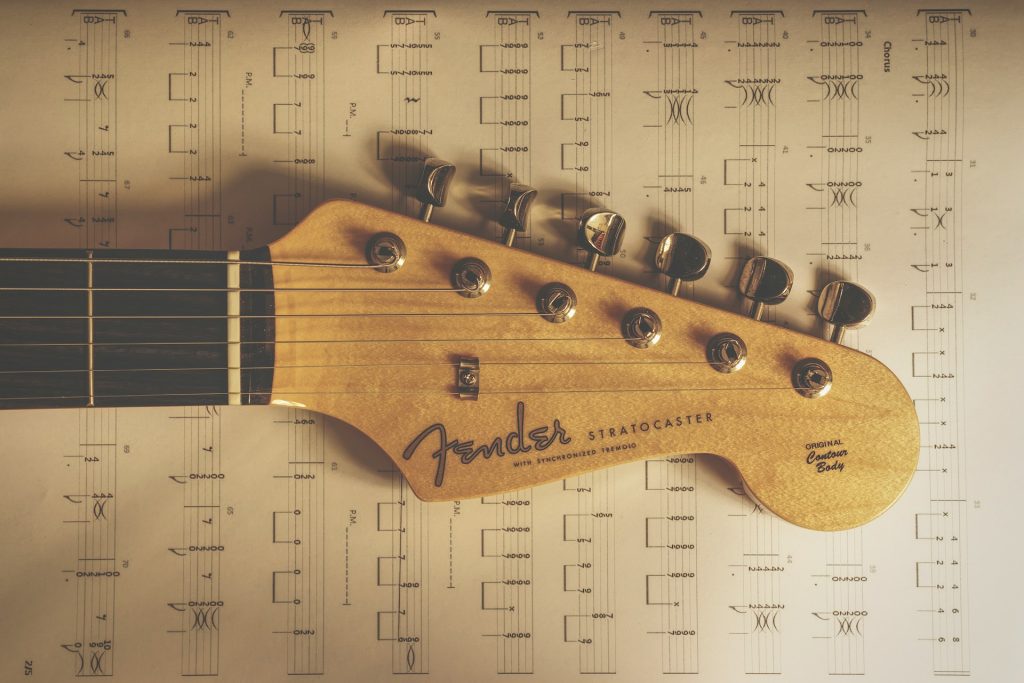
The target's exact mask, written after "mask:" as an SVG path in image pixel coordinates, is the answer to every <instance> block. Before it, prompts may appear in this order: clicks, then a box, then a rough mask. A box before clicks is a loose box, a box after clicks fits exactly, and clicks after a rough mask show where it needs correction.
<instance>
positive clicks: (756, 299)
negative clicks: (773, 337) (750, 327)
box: [738, 256, 793, 320]
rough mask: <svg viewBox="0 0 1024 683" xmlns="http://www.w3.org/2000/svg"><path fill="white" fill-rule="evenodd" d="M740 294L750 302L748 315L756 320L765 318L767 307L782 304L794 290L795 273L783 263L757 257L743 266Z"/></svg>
mask: <svg viewBox="0 0 1024 683" xmlns="http://www.w3.org/2000/svg"><path fill="white" fill-rule="evenodd" d="M738 287H739V290H740V294H742V295H743V296H744V297H746V299H747V300H749V301H750V309H749V311H748V314H749V315H750V317H751V318H753V319H754V320H760V319H761V318H762V316H764V307H765V306H774V305H776V304H781V303H782V302H783V301H785V300H786V297H787V296H789V292H790V290H792V289H793V271H792V270H790V269H789V266H787V265H786V264H785V263H783V262H782V261H777V260H776V259H773V258H769V257H767V256H755V257H753V258H751V259H748V260H747V262H746V263H744V264H743V270H742V271H741V272H740V282H739V286H738Z"/></svg>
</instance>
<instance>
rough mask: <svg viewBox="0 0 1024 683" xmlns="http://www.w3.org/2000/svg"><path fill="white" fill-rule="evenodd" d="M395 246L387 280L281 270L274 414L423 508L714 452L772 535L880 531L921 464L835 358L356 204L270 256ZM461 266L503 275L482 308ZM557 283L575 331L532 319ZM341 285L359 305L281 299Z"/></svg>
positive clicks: (893, 400)
mask: <svg viewBox="0 0 1024 683" xmlns="http://www.w3.org/2000/svg"><path fill="white" fill-rule="evenodd" d="M382 232H388V233H393V234H394V235H397V236H398V237H399V238H400V239H401V241H402V242H404V245H405V247H406V250H407V254H406V262H405V263H404V264H403V266H402V267H401V268H399V269H398V270H396V271H394V272H390V273H383V272H379V271H377V270H372V269H353V270H345V271H334V270H330V269H320V268H278V267H274V284H275V288H276V289H277V291H276V302H275V305H276V315H277V316H278V317H277V320H276V344H275V348H276V358H275V363H274V365H275V372H274V380H273V391H272V397H271V402H272V403H276V404H286V405H301V406H305V407H308V408H310V409H312V410H316V411H318V412H321V413H324V414H327V415H330V416H333V417H336V418H338V419H340V420H343V421H345V422H348V423H350V424H352V425H353V426H355V427H356V428H357V429H359V430H361V431H362V432H364V433H365V434H366V435H368V436H369V437H370V438H371V439H373V440H374V441H375V442H376V443H377V444H379V445H380V446H381V447H382V448H383V450H384V451H385V452H386V453H387V454H388V455H389V456H390V457H391V458H392V459H393V460H394V461H395V464H396V465H397V466H398V468H399V469H400V470H401V472H402V474H403V475H404V476H405V477H406V478H407V480H408V481H409V484H410V486H411V487H412V489H413V491H414V492H415V493H416V494H417V495H418V496H419V497H421V498H423V499H425V500H453V499H465V498H470V497H476V496H484V495H489V494H494V493H498V492H502V491H507V490H512V489H518V488H523V487H528V486H533V485H537V484H542V483H545V482H550V481H554V480H558V479H562V478H565V477H570V476H574V475H578V474H580V473H583V472H587V471H590V470H594V469H598V468H603V467H609V466H612V465H616V464H619V463H624V462H629V461H633V460H638V459H641V458H664V457H671V456H677V455H683V454H701V453H711V454H716V455H719V456H721V457H723V458H725V459H727V460H729V461H730V462H731V463H732V464H733V465H735V466H736V468H737V469H738V470H739V472H740V474H741V475H742V477H743V479H744V481H745V482H746V484H747V486H748V488H749V490H750V491H751V493H752V494H753V495H754V496H755V497H756V498H757V499H758V500H759V501H760V502H761V503H762V504H763V505H764V506H766V507H767V508H768V509H769V510H771V511H772V512H774V513H775V514H777V515H778V516H779V517H782V518H783V519H786V520H788V521H790V522H792V523H794V524H797V525H800V526H803V527H809V528H813V529H822V530H836V529H846V528H850V527H854V526H857V525H860V524H864V523H866V522H868V521H870V520H871V519H873V518H875V517H876V516H878V515H879V514H881V513H882V512H883V511H884V510H885V509H886V508H888V507H889V506H890V505H892V503H893V502H894V501H895V500H896V499H897V498H898V497H899V495H900V494H901V493H902V491H903V490H904V489H905V488H906V486H907V484H908V482H909V481H910V478H911V475H912V474H913V472H914V469H915V467H916V466H917V460H918V441H919V428H918V422H917V416H916V413H915V411H914V406H913V403H912V401H911V399H910V398H909V396H908V395H907V393H906V391H905V390H904V388H903V386H902V385H901V383H900V382H899V380H898V379H897V378H896V377H895V376H894V375H893V373H892V372H891V371H889V370H888V369H887V368H886V367H885V366H884V365H882V364H881V363H879V362H878V361H876V360H875V359H873V358H871V357H869V356H867V355H865V354H863V353H860V352H858V351H855V350H853V349H850V348H847V347H844V346H841V345H839V344H836V343H832V342H829V341H824V340H821V339H818V338H815V337H811V336H808V335H805V334H800V333H798V332H794V331H791V330H787V329H783V328H780V327H777V326H774V325H770V324H766V323H762V322H758V321H756V320H752V319H750V318H746V317H743V316H740V315H737V314H733V313H729V312H725V311H721V310H717V309H714V308H710V307H708V306H704V305H701V304H699V303H695V302H693V301H688V300H685V299H680V298H677V297H673V296H671V295H669V294H666V293H663V292H659V291H655V290H651V289H649V288H646V287H642V286H639V285H636V284H631V283H628V282H623V281H620V280H616V279H613V278H611V277H607V276H603V275H600V274H595V273H592V272H589V271H588V270H586V269H584V268H579V267H576V266H572V265H568V264H565V263H560V262H557V261H554V260H551V259H549V258H545V257H542V256H538V255H535V254H531V253H527V252H524V251H521V250H516V249H509V248H507V247H505V246H504V245H502V244H501V243H498V242H488V241H485V240H482V239H478V238H475V237H472V236H468V235H465V234H462V233H458V232H454V231H452V230H448V229H445V228H442V227H437V226H435V225H432V224H426V223H424V222H422V221H418V220H415V219H412V218H408V217H404V216H400V215H397V214H393V213H390V212H387V211H383V210H380V209H376V208H372V207H369V206H364V205H362V204H358V203H354V202H348V201H332V202H329V203H326V204H324V205H322V206H321V207H319V208H318V209H316V210H315V211H314V212H313V213H312V214H311V215H310V216H309V217H308V218H306V220H305V221H303V222H302V223H301V224H300V225H299V226H297V227H296V228H295V229H294V230H293V231H292V232H290V233H289V234H288V235H286V236H285V237H283V238H282V239H280V240H279V241H277V242H275V243H273V244H272V245H270V254H271V260H272V261H275V262H283V261H300V260H302V261H311V260H312V261H317V262H324V263H330V262H336V263H360V262H365V261H366V258H367V255H366V247H367V244H368V243H369V242H370V240H371V239H372V238H373V237H374V236H375V235H377V234H379V233H382ZM465 258H474V259H479V260H480V261H482V262H483V263H485V264H486V266H487V267H488V268H489V270H490V274H491V279H490V288H489V291H487V292H486V293H485V294H484V295H482V296H478V297H472V298H471V297H467V296H464V295H463V294H461V293H460V292H458V291H452V290H453V286H452V270H453V267H454V266H455V264H456V263H458V262H459V261H460V260H462V259H465ZM339 272H340V274H339ZM549 283H564V284H565V285H568V286H569V287H570V288H571V289H572V290H573V291H574V292H575V294H576V296H577V298H578V306H577V309H576V312H575V315H574V316H573V317H572V318H571V319H569V320H568V321H566V322H563V323H554V322H550V321H549V320H548V319H546V318H545V317H543V316H542V315H540V314H539V313H538V308H537V306H538V304H537V297H538V292H539V291H540V290H541V289H542V288H543V287H544V286H545V285H547V284H549ZM328 287H345V288H347V289H348V291H343V292H338V291H334V292H320V293H316V292H302V291H287V290H289V289H290V288H328ZM387 290H391V291H387ZM424 290H427V291H424ZM429 290H434V291H429ZM437 290H441V291H437ZM638 307H644V308H647V309H650V310H652V311H654V312H655V313H656V314H657V316H658V317H659V318H660V321H661V324H662V330H661V339H660V340H659V341H658V343H657V344H654V345H651V346H649V347H648V348H638V347H637V346H635V345H633V344H630V343H628V342H627V341H626V340H625V339H624V332H623V323H622V321H623V319H624V316H626V315H627V314H628V313H629V312H630V311H633V310H635V309H637V308H638ZM720 333H732V334H733V335H736V336H738V337H739V338H740V339H741V340H742V341H743V343H744V344H745V346H746V352H747V359H746V363H745V365H744V366H743V367H742V369H740V370H739V371H737V372H732V373H723V372H720V371H718V370H716V369H715V367H713V365H712V364H711V363H709V361H708V360H707V353H706V349H707V345H708V343H709V340H711V339H712V338H713V337H714V336H715V335H718V334H720ZM804 359H820V360H822V361H824V362H825V364H826V365H827V366H828V367H829V368H830V369H831V373H832V376H833V380H832V386H831V390H830V391H829V392H828V393H827V394H826V395H823V396H820V397H817V398H808V397H806V396H804V395H802V394H801V393H799V392H798V391H797V390H796V389H794V386H793V383H794V379H793V372H794V367H795V366H796V365H797V364H798V363H799V362H800V361H802V360H804ZM460 361H467V363H466V364H467V367H468V368H470V370H471V372H470V374H472V369H471V367H470V366H471V365H472V362H474V361H476V362H478V363H479V372H478V374H477V375H476V382H475V384H474V385H473V386H472V387H469V386H467V389H475V390H477V391H478V395H477V396H476V398H475V400H469V399H467V398H460V397H459V395H458V393H459V389H458V386H457V385H458V375H459V364H460ZM467 379H471V378H467ZM467 393H471V392H467Z"/></svg>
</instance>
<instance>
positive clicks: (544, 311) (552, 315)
mask: <svg viewBox="0 0 1024 683" xmlns="http://www.w3.org/2000/svg"><path fill="white" fill-rule="evenodd" d="M576 304H577V299H576V292H574V291H572V288H571V287H570V286H569V285H565V284H562V283H561V282H550V283H548V284H546V285H544V286H543V287H542V288H541V290H540V292H539V293H538V294H537V312H538V313H540V314H541V316H542V317H543V318H544V319H545V320H547V321H548V322H552V323H564V322H566V321H567V320H569V319H571V318H572V317H573V316H574V315H576Z"/></svg>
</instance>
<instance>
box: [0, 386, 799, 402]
mask: <svg viewBox="0 0 1024 683" xmlns="http://www.w3.org/2000/svg"><path fill="white" fill-rule="evenodd" d="M695 391H699V392H702V393H704V392H708V391H793V387H792V386H778V387H772V386H767V387H626V388H614V387H612V388H599V389H497V390H494V389H492V390H483V389H481V390H480V393H479V395H480V396H489V395H507V394H516V395H519V394H610V393H616V394H621V393H686V392H695ZM238 394H240V395H246V396H276V397H277V398H278V399H280V400H287V399H285V398H284V397H286V396H323V395H331V396H335V395H337V396H344V395H350V394H360V395H363V394H403V395H404V394H415V395H424V394H426V395H432V396H459V392H457V391H440V390H437V389H410V390H395V389H379V390H372V389H371V390H346V391H303V390H301V389H287V390H275V391H240V392H238ZM227 395H228V392H227V391H200V392H192V393H169V394H163V393H161V394H106V395H99V396H95V397H94V398H96V399H97V400H101V401H106V400H110V399H129V398H179V397H182V398H183V397H192V398H195V397H197V396H213V397H220V396H227ZM90 398H92V397H90V396H10V397H8V396H0V403H3V402H4V401H85V400H89V399H90ZM69 407H77V406H69ZM100 407H102V406H100Z"/></svg>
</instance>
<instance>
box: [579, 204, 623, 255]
mask: <svg viewBox="0 0 1024 683" xmlns="http://www.w3.org/2000/svg"><path fill="white" fill-rule="evenodd" d="M625 232H626V219H624V218H623V217H622V216H620V215H619V214H617V213H615V212H614V211H608V210H607V209H587V210H586V211H584V212H583V215H582V216H580V229H579V234H578V237H579V244H580V246H581V247H583V248H584V249H586V250H587V251H588V252H589V255H588V256H587V268H588V269H589V270H597V262H598V261H599V260H600V259H601V257H602V256H614V255H615V254H616V253H618V251H619V249H620V248H621V246H622V237H623V235H624V234H625Z"/></svg>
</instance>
